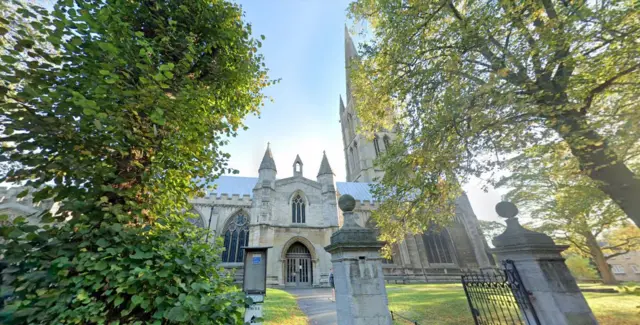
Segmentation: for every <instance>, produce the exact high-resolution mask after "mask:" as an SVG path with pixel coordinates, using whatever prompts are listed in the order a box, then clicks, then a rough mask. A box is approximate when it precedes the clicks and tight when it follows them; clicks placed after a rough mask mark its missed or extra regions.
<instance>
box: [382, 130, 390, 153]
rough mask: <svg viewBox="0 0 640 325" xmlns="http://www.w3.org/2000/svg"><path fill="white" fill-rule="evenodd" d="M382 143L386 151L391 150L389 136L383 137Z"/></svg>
mask: <svg viewBox="0 0 640 325" xmlns="http://www.w3.org/2000/svg"><path fill="white" fill-rule="evenodd" d="M382 141H383V142H384V150H385V151H387V150H389V146H390V142H391V141H390V139H389V136H388V135H386V134H385V135H384V137H382Z"/></svg>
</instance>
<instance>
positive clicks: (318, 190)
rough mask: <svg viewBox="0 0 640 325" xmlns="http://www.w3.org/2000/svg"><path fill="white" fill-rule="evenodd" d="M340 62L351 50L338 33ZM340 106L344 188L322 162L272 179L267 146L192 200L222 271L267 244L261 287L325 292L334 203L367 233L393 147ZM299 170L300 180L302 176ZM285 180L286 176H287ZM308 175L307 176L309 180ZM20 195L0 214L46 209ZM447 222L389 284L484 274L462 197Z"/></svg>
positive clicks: (409, 249) (483, 258)
mask: <svg viewBox="0 0 640 325" xmlns="http://www.w3.org/2000/svg"><path fill="white" fill-rule="evenodd" d="M345 48H346V50H345V54H346V57H345V59H346V61H347V62H348V61H349V60H350V59H351V58H353V57H355V56H356V50H355V47H354V44H353V41H352V40H351V37H350V36H349V34H348V32H346V31H345ZM346 86H347V99H346V105H345V103H344V101H343V100H342V98H340V104H339V111H340V123H341V125H342V138H343V146H344V155H345V161H346V170H347V179H346V182H339V181H336V179H335V175H334V173H333V171H332V169H331V165H330V163H329V161H328V159H327V156H326V155H324V156H323V157H322V162H321V165H320V169H319V170H318V171H317V173H316V176H315V178H312V177H310V176H312V172H314V171H311V172H309V171H305V170H304V164H303V161H302V159H301V158H300V157H299V156H297V157H296V158H295V160H294V161H293V162H292V165H291V168H292V170H293V176H292V177H286V178H278V177H277V176H278V167H279V168H280V169H281V170H282V168H283V165H277V164H276V162H275V161H274V159H273V155H272V152H271V148H269V146H267V148H266V151H265V153H264V157H263V159H262V162H261V163H260V166H256V167H257V168H258V175H259V176H258V177H236V176H222V177H221V178H219V179H218V180H216V181H215V185H216V188H215V190H213V191H212V192H211V193H208V195H207V196H205V197H203V198H198V199H195V200H194V201H193V207H194V210H195V212H197V214H199V216H200V218H198V219H196V220H192V222H193V223H195V224H197V225H198V226H200V227H204V228H206V229H208V230H209V231H210V232H211V233H212V234H215V235H217V236H221V237H222V238H224V246H225V251H224V252H223V254H222V262H223V266H224V267H225V268H229V269H236V275H241V274H242V269H241V268H242V261H243V250H242V249H241V247H243V246H271V247H272V248H270V249H269V251H268V265H267V283H268V285H270V286H297V287H305V286H306V287H310V286H328V281H329V273H330V270H331V256H330V254H329V253H327V252H326V251H325V250H324V247H325V246H327V245H329V244H330V238H331V235H332V234H333V233H334V232H335V231H337V230H338V228H339V227H340V225H341V224H342V215H341V211H340V210H339V208H338V204H337V201H338V197H339V196H340V195H344V194H350V195H352V196H353V197H354V198H355V199H356V201H357V204H356V208H355V210H354V212H355V214H356V215H357V216H358V217H359V221H360V225H361V226H365V227H373V224H372V222H371V221H370V216H371V212H372V211H374V210H375V209H376V207H377V202H375V201H374V199H373V197H372V194H371V192H370V188H369V186H370V184H371V183H372V182H374V181H375V179H377V177H380V176H382V171H381V170H377V169H376V168H375V167H374V164H373V162H374V160H375V159H376V157H377V156H378V155H380V154H381V153H382V152H384V151H385V150H386V148H387V147H388V145H389V144H390V143H391V141H393V139H394V134H393V133H391V132H382V133H379V134H377V135H376V136H375V138H374V139H373V140H372V141H369V140H367V139H365V138H363V137H361V136H360V135H358V134H357V133H356V128H357V126H358V124H359V119H358V117H357V115H356V112H355V111H354V108H353V99H352V97H351V90H350V85H349V82H348V81H347V85H346ZM305 172H306V174H305ZM287 174H288V173H287ZM310 174H311V175H310ZM19 192H20V190H19V189H16V188H13V189H8V190H6V189H5V190H0V214H7V213H8V214H12V215H31V214H33V213H34V212H37V211H41V210H42V209H48V208H50V207H49V206H39V207H38V206H33V205H31V204H30V200H29V198H28V197H26V198H23V199H16V198H15V195H16V194H17V193H19ZM456 205H457V208H456V216H455V219H454V222H453V223H452V224H451V225H450V226H448V227H446V229H443V230H442V231H437V232H436V231H428V232H425V233H424V234H419V235H410V236H407V237H406V238H405V239H404V240H403V241H402V242H400V243H399V244H397V245H395V246H394V247H393V249H392V251H393V254H392V255H393V256H392V258H391V259H389V260H384V264H383V270H384V273H385V279H386V280H387V281H388V282H404V283H409V282H425V281H429V282H436V281H458V280H459V277H458V275H459V274H460V270H461V269H468V268H484V267H488V266H490V265H491V264H492V263H493V261H492V258H491V256H490V254H488V253H487V252H488V246H487V244H486V242H485V240H484V237H483V236H482V233H481V231H480V229H479V224H478V220H477V218H476V216H475V214H474V213H473V209H472V208H471V205H470V203H469V200H468V199H467V197H466V195H462V196H461V197H460V198H458V200H457V202H456Z"/></svg>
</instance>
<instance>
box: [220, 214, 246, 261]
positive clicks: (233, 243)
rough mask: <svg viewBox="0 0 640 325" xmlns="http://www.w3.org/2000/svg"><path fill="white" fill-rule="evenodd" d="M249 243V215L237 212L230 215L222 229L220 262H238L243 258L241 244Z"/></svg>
mask: <svg viewBox="0 0 640 325" xmlns="http://www.w3.org/2000/svg"><path fill="white" fill-rule="evenodd" d="M248 243H249V217H247V216H246V215H245V214H244V213H239V214H237V215H236V216H235V217H232V218H231V220H230V221H229V223H228V224H227V227H226V228H225V231H224V252H222V262H225V263H240V262H242V261H243V258H244V250H243V249H242V247H243V246H246V245H247V244H248Z"/></svg>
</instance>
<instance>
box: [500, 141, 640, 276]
mask: <svg viewBox="0 0 640 325" xmlns="http://www.w3.org/2000/svg"><path fill="white" fill-rule="evenodd" d="M578 164H579V162H578V159H576V158H575V157H573V156H572V155H571V153H570V151H569V148H568V146H567V145H566V144H565V143H559V144H556V145H552V146H534V147H532V148H530V149H528V150H525V152H524V153H523V154H522V155H520V156H517V157H514V158H512V159H510V160H509V162H508V163H507V164H506V166H507V167H508V170H509V171H510V172H511V174H510V175H509V176H507V177H504V178H503V179H501V180H500V181H499V182H498V183H497V185H498V186H503V187H507V188H509V189H510V190H509V192H508V193H507V194H506V198H507V199H508V200H510V201H512V202H514V203H516V204H517V205H518V206H519V207H520V208H521V209H522V210H523V212H524V214H526V215H527V216H528V217H530V218H531V219H532V221H531V222H530V223H529V226H530V227H532V228H536V229H537V230H539V231H543V232H545V233H547V234H549V235H551V236H552V237H554V238H555V239H556V241H559V242H560V243H567V244H571V245H572V246H573V247H574V248H575V249H576V251H577V252H579V253H580V254H581V255H583V256H586V257H589V258H591V259H592V260H593V261H594V262H595V264H596V266H597V268H598V270H599V272H600V274H601V276H602V280H603V282H604V283H607V284H613V283H616V279H615V277H614V276H613V274H612V272H611V270H610V268H609V265H608V264H607V260H608V259H610V258H612V257H614V256H617V255H620V254H624V253H626V252H628V251H630V250H635V249H639V248H640V246H639V245H638V240H639V239H636V238H633V232H630V233H629V235H630V236H626V238H624V239H620V240H613V239H612V240H605V235H606V234H609V233H610V232H611V231H612V230H614V229H621V228H620V227H623V226H624V225H625V223H626V221H627V217H626V215H625V214H624V212H623V211H621V210H620V208H619V207H618V206H617V205H616V204H614V203H613V202H612V201H611V200H610V199H609V198H608V196H607V195H605V194H604V193H603V192H602V191H600V189H598V186H597V185H596V184H594V181H593V180H591V179H590V178H589V177H587V176H585V175H584V174H582V173H581V172H580V171H579V168H577V165H578ZM631 227H632V228H635V229H637V227H634V226H631ZM639 237H640V236H639ZM621 238H622V237H621ZM603 242H604V243H603Z"/></svg>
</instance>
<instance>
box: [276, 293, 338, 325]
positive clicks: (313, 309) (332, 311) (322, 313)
mask: <svg viewBox="0 0 640 325" xmlns="http://www.w3.org/2000/svg"><path fill="white" fill-rule="evenodd" d="M286 291H287V292H289V293H291V294H292V295H294V296H296V300H297V301H298V306H300V309H301V310H302V312H304V313H305V314H306V315H307V318H308V319H309V324H310V325H336V324H337V323H338V321H337V318H336V303H335V302H333V301H331V289H329V288H313V289H286Z"/></svg>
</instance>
